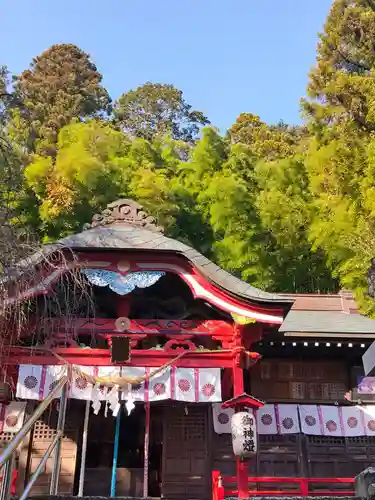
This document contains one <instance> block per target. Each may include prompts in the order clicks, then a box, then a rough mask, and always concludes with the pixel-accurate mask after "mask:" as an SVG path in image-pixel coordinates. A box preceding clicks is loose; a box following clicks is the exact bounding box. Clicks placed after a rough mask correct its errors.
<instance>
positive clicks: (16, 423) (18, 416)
mask: <svg viewBox="0 0 375 500" xmlns="http://www.w3.org/2000/svg"><path fill="white" fill-rule="evenodd" d="M25 409H26V403H22V402H19V401H12V402H11V403H10V404H9V405H7V406H5V405H3V404H0V432H11V433H16V432H18V431H19V430H20V429H21V428H22V426H23V421H24V420H25Z"/></svg>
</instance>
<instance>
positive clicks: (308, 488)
mask: <svg viewBox="0 0 375 500" xmlns="http://www.w3.org/2000/svg"><path fill="white" fill-rule="evenodd" d="M236 483H237V478H236V477H222V476H221V474H220V471H218V470H213V471H212V500H224V498H225V497H226V496H236V495H238V490H236V489H231V488H230V486H232V488H233V487H235V486H236ZM248 483H249V485H250V484H251V485H252V488H249V491H248V494H249V496H301V497H307V496H319V495H321V496H341V495H343V496H354V488H353V484H354V479H353V478H348V477H345V478H343V477H324V478H321V477H319V478H315V477H314V478H307V477H248ZM261 483H267V484H270V483H272V484H275V485H278V486H279V488H280V486H281V485H282V486H284V487H285V485H288V486H289V485H292V486H294V488H293V489H271V490H262V489H258V485H259V484H261ZM334 484H335V485H350V486H349V487H350V489H345V490H344V489H341V488H334V489H330V490H328V489H320V488H319V487H320V486H322V487H323V488H324V487H327V485H334Z"/></svg>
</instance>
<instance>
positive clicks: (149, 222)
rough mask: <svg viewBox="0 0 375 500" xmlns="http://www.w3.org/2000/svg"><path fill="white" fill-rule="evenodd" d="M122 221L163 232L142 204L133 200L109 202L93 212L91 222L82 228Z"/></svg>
mask: <svg viewBox="0 0 375 500" xmlns="http://www.w3.org/2000/svg"><path fill="white" fill-rule="evenodd" d="M116 222H122V223H125V224H129V225H130V226H133V227H142V228H144V229H147V230H149V231H154V232H158V233H162V232H163V228H162V227H161V226H158V225H157V224H156V221H155V219H154V217H152V216H150V215H148V214H147V213H146V212H145V211H144V210H143V207H142V205H140V204H139V203H137V202H136V201H133V200H117V201H114V202H113V203H109V204H108V205H107V208H106V209H105V210H103V212H102V213H101V214H95V215H94V216H93V218H92V222H91V224H85V225H84V227H83V229H84V230H86V229H90V228H94V227H97V226H106V225H108V224H114V223H116Z"/></svg>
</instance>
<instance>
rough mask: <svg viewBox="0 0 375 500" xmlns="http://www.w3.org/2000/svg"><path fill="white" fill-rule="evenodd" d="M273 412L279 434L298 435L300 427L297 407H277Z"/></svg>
mask: <svg viewBox="0 0 375 500" xmlns="http://www.w3.org/2000/svg"><path fill="white" fill-rule="evenodd" d="M275 410H276V418H277V424H278V428H279V432H280V434H298V433H299V429H300V426H299V419H298V407H297V405H277V406H275Z"/></svg>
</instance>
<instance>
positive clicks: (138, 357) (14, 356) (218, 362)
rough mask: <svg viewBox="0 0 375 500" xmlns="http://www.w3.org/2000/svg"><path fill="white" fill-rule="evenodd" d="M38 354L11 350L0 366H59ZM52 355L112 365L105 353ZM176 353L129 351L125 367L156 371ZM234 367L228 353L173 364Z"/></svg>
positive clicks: (193, 354)
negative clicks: (146, 368) (144, 367)
mask: <svg viewBox="0 0 375 500" xmlns="http://www.w3.org/2000/svg"><path fill="white" fill-rule="evenodd" d="M39 352H41V354H37V350H34V351H33V350H31V349H22V347H12V348H11V349H10V350H9V352H7V357H4V358H2V359H1V364H9V365H19V364H39V365H56V364H59V362H58V360H57V358H56V357H55V356H53V355H52V354H48V353H42V351H39ZM54 352H56V354H58V355H59V356H61V357H62V358H64V359H65V360H66V361H67V362H68V363H73V364H77V365H84V366H109V365H111V364H112V363H111V353H110V351H109V350H108V349H84V348H83V349H82V348H60V349H54ZM179 352H180V351H178V352H165V351H162V350H160V349H154V350H147V351H146V350H138V349H134V350H132V351H131V360H130V362H128V363H126V364H125V365H124V366H150V367H157V366H161V365H164V364H166V363H168V361H171V360H172V359H174V358H175V357H176V356H177V354H179ZM232 365H233V354H232V352H229V351H216V352H212V351H207V352H205V351H189V352H188V353H187V354H186V355H185V356H183V357H182V358H180V359H179V360H177V361H176V363H175V365H174V366H178V367H186V368H231V367H232Z"/></svg>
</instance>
